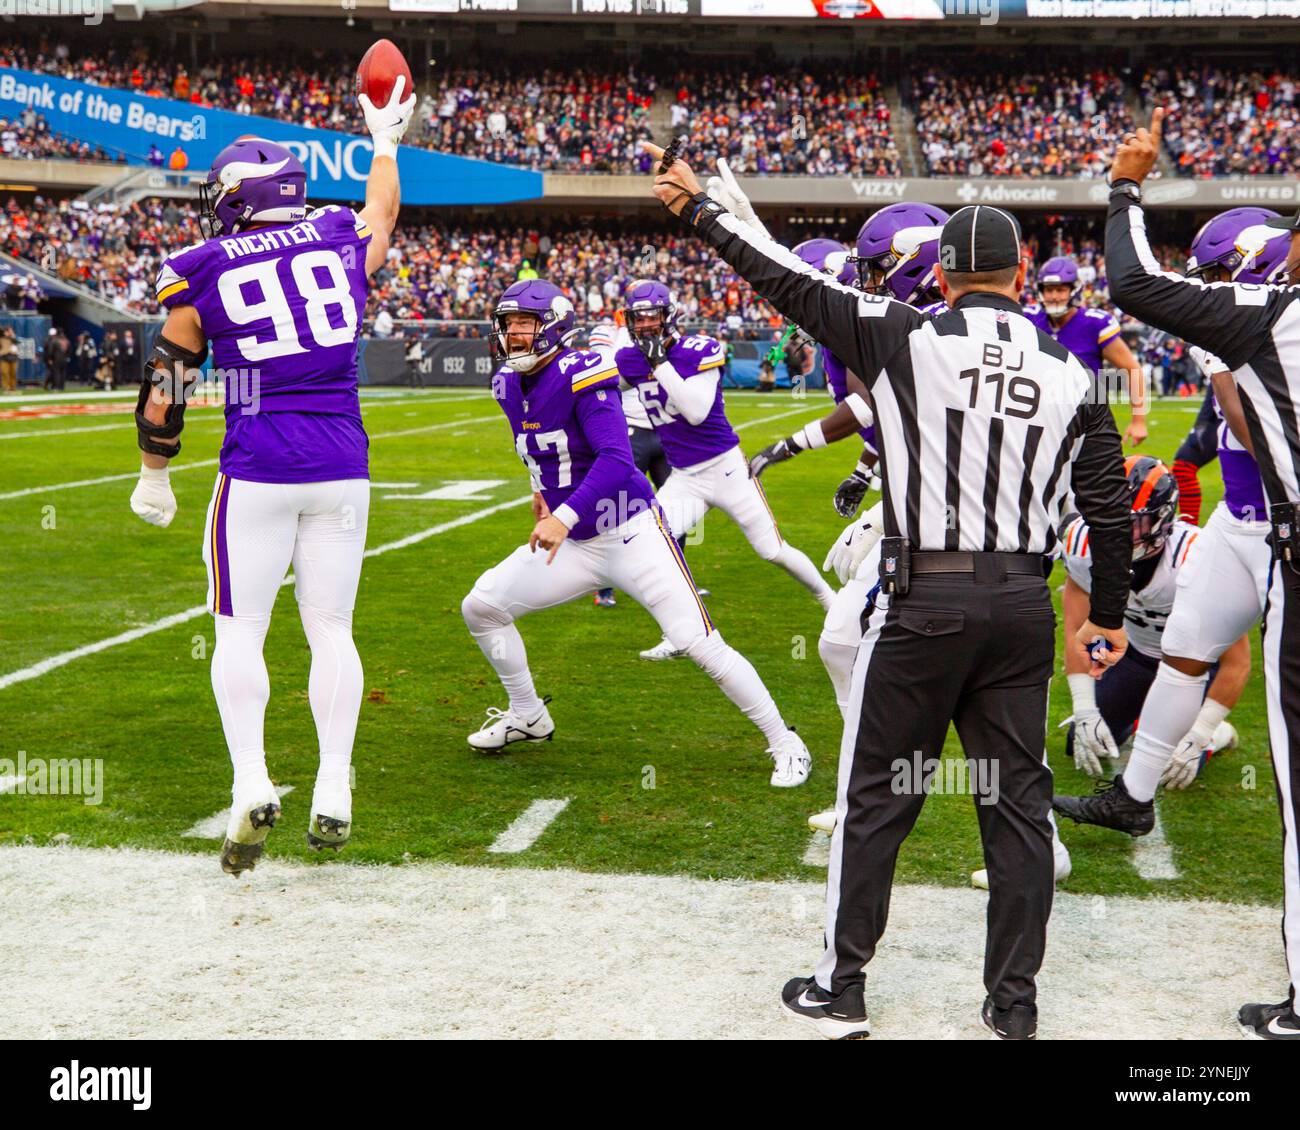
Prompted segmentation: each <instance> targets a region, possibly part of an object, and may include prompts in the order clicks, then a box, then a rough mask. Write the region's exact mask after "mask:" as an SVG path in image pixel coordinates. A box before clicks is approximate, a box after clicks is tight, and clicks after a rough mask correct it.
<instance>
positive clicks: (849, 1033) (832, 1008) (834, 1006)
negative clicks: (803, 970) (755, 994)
mask: <svg viewBox="0 0 1300 1130" xmlns="http://www.w3.org/2000/svg"><path fill="white" fill-rule="evenodd" d="M781 1003H782V1004H783V1005H784V1006H785V1010H786V1012H788V1013H789V1014H790V1015H791V1016H794V1017H796V1018H797V1019H798V1020H799V1021H800V1022H802V1023H804V1024H807V1025H809V1026H810V1027H812V1028H815V1029H816V1030H817V1034H818V1035H819V1036H823V1037H824V1038H825V1039H827V1040H865V1039H866V1038H867V1037H868V1036H870V1035H871V1030H870V1026H869V1024H868V1022H867V1006H866V1004H865V1002H864V1001H863V999H862V983H861V982H858V983H857V984H854V985H850V986H849V987H848V988H847V989H845V990H844V991H843V992H841V993H840V995H839V996H837V997H833V996H831V995H830V993H828V992H827V991H826V990H825V989H823V988H822V987H821V986H820V985H818V984H817V982H816V980H815V979H814V978H812V977H796V978H794V979H793V980H791V981H787V982H786V983H785V988H784V989H782V990H781Z"/></svg>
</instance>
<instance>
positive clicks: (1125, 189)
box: [1110, 177, 1142, 204]
mask: <svg viewBox="0 0 1300 1130" xmlns="http://www.w3.org/2000/svg"><path fill="white" fill-rule="evenodd" d="M1117 192H1122V193H1123V194H1124V195H1125V196H1127V197H1129V199H1131V200H1133V201H1135V202H1137V203H1138V204H1141V203H1142V186H1141V185H1140V184H1138V182H1137V181H1135V180H1130V179H1129V178H1128V177H1123V178H1121V179H1120V180H1117V181H1113V182H1112V183H1111V186H1110V194H1111V195H1112V196H1114V195H1115V193H1117Z"/></svg>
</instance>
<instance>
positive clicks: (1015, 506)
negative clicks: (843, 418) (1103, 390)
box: [697, 211, 1131, 627]
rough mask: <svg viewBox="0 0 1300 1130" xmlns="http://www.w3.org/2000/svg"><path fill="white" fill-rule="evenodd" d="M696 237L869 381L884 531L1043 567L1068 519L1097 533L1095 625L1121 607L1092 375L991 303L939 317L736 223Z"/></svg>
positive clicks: (725, 218)
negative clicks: (843, 281) (842, 280)
mask: <svg viewBox="0 0 1300 1130" xmlns="http://www.w3.org/2000/svg"><path fill="white" fill-rule="evenodd" d="M697 230H698V231H699V233H700V234H701V235H703V236H704V237H705V238H706V239H708V240H709V241H710V242H712V243H713V245H714V246H715V247H716V248H717V250H718V252H719V254H720V255H721V256H722V258H724V259H725V260H726V261H727V262H728V263H730V264H731V266H732V267H734V268H735V269H736V271H737V272H738V273H739V274H740V275H741V276H743V277H744V278H745V279H746V280H747V281H748V282H749V283H750V285H752V286H753V287H754V289H755V290H756V291H757V292H758V293H759V294H761V295H762V296H763V297H764V298H766V299H767V300H768V301H769V302H771V303H772V305H774V306H775V307H776V308H777V309H778V310H779V311H780V312H781V313H782V314H784V315H785V316H786V317H787V318H790V319H791V320H792V321H794V322H796V323H797V324H798V325H799V326H800V327H802V328H803V329H804V330H806V331H807V332H808V333H810V334H811V335H812V336H813V337H815V338H816V339H817V340H818V341H819V342H821V343H822V344H823V345H825V346H827V347H828V348H829V349H831V350H832V351H833V352H834V353H835V354H836V355H837V356H838V357H839V358H840V359H841V360H842V361H843V362H844V364H845V365H846V366H848V368H850V369H852V370H853V371H854V372H855V373H858V374H860V375H861V377H862V381H863V384H865V385H866V387H867V389H868V391H869V393H870V397H871V401H872V409H873V411H874V413H875V417H876V434H877V440H878V446H879V449H880V464H881V478H882V481H883V483H884V517H885V532H886V533H887V534H889V535H898V534H902V535H904V536H906V537H907V539H908V540H909V541H910V543H911V545H912V547H913V549H919V550H969V551H974V552H995V551H996V552H1011V553H1042V554H1049V553H1052V552H1053V551H1054V549H1055V548H1056V545H1057V530H1058V528H1059V526H1060V523H1061V518H1062V504H1063V502H1064V500H1065V499H1066V497H1067V496H1068V494H1069V493H1070V492H1071V491H1073V493H1074V496H1075V505H1076V507H1077V509H1078V510H1079V511H1080V512H1081V513H1082V514H1083V516H1084V518H1085V519H1086V520H1087V522H1088V524H1089V526H1090V527H1091V529H1092V531H1093V556H1094V575H1095V576H1096V579H1097V581H1096V583H1095V584H1094V586H1093V616H1092V619H1093V621H1094V623H1097V624H1099V625H1101V626H1103V627H1118V626H1119V625H1120V623H1122V620H1123V610H1124V604H1125V601H1126V599H1127V596H1128V581H1129V563H1130V559H1131V549H1130V546H1131V535H1130V533H1129V527H1130V522H1131V518H1130V511H1129V505H1128V491H1127V484H1126V480H1125V477H1124V459H1123V454H1122V451H1121V448H1120V440H1119V433H1118V432H1117V431H1116V428H1115V421H1114V418H1113V417H1112V416H1111V413H1110V409H1109V408H1108V407H1107V406H1106V404H1105V401H1104V398H1099V397H1098V396H1097V395H1096V388H1097V386H1096V382H1095V380H1094V378H1093V376H1092V374H1091V373H1090V372H1089V370H1088V369H1087V368H1086V367H1085V366H1084V365H1083V364H1082V363H1081V362H1080V361H1079V360H1078V359H1077V358H1076V357H1075V356H1074V355H1073V354H1072V353H1070V352H1069V351H1068V350H1066V349H1065V348H1064V347H1063V346H1061V345H1059V344H1058V343H1057V342H1056V341H1054V340H1053V339H1052V338H1051V337H1049V336H1048V335H1046V334H1044V333H1041V332H1040V331H1039V330H1038V328H1037V327H1036V326H1034V325H1033V323H1032V322H1030V321H1029V319H1028V318H1026V317H1024V315H1023V314H1022V313H1021V310H1020V305H1019V304H1018V303H1017V302H1015V301H1014V300H1012V299H1011V298H1008V297H1006V296H1004V295H999V294H993V293H988V292H980V293H969V294H966V295H964V296H962V297H961V298H960V299H959V300H958V301H957V303H956V306H955V308H953V309H951V310H946V311H944V312H943V313H940V314H937V315H927V314H922V313H921V312H920V311H919V310H917V309H915V308H913V307H911V306H908V305H906V304H904V303H901V302H896V301H894V300H893V299H890V298H885V297H879V296H871V295H863V294H861V293H860V292H858V291H856V290H854V289H852V288H850V287H846V286H842V285H840V284H839V283H837V282H835V281H834V280H833V279H832V278H830V277H829V276H828V275H825V274H822V273H820V272H817V271H814V270H813V269H812V268H811V267H809V266H807V265H806V264H804V263H803V262H802V260H800V259H798V258H797V257H796V256H794V255H792V254H791V253H790V252H788V251H786V250H785V249H784V248H782V247H780V246H779V245H778V244H776V243H774V242H773V241H771V240H768V239H764V238H763V237H762V236H761V235H760V234H759V233H757V232H756V231H754V230H753V229H752V228H750V227H749V226H747V225H746V224H744V223H743V222H741V221H739V220H737V219H736V218H735V217H733V216H731V215H730V214H729V213H725V212H723V213H721V214H714V213H712V211H706V212H704V213H701V214H700V216H699V220H698V224H697Z"/></svg>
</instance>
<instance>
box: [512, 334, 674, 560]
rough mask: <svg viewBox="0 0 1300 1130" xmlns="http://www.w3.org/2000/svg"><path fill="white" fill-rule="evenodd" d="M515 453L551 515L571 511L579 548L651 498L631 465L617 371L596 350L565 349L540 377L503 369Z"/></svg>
mask: <svg viewBox="0 0 1300 1130" xmlns="http://www.w3.org/2000/svg"><path fill="white" fill-rule="evenodd" d="M492 390H493V395H494V396H495V397H496V398H497V400H498V401H499V402H500V404H501V410H502V411H503V412H505V414H506V419H507V420H509V421H510V429H511V431H512V432H514V436H515V451H517V452H518V453H519V458H520V459H522V460H523V461H524V466H525V467H527V468H528V474H529V476H530V478H531V479H532V484H533V490H537V491H541V492H542V497H543V498H544V499H545V500H546V505H547V507H548V508H549V509H550V511H551V513H552V514H555V513H556V511H557V510H559V508H560V507H562V506H567V507H568V509H569V510H570V511H572V514H571V515H568V514H566V515H561V516H562V517H571V518H576V521H575V522H574V523H573V525H572V526H570V530H569V536H570V537H572V538H575V539H577V540H579V541H582V540H585V539H586V538H592V537H595V536H596V535H597V534H606V533H610V532H612V531H614V530H616V529H618V527H619V526H621V525H622V524H623V523H624V522H626V521H627V520H628V519H629V518H631V517H634V516H635V515H636V514H639V513H640V512H641V511H642V510H646V509H648V508H649V507H650V505H651V502H652V499H653V498H654V494H653V492H652V491H651V489H650V484H649V482H647V481H646V477H645V476H644V475H643V474H642V473H641V472H640V471H638V470H637V468H636V464H635V463H634V462H633V460H632V445H631V444H630V443H629V442H628V438H627V421H626V420H625V419H624V417H623V407H622V405H621V404H620V402H619V393H618V371H617V370H616V369H615V368H614V366H613V364H612V362H611V361H610V360H609V357H608V356H607V355H605V354H601V353H598V352H596V351H595V350H592V349H561V350H560V351H559V352H558V353H557V354H556V355H555V356H554V357H553V358H552V359H551V360H550V361H548V362H547V363H546V364H545V365H544V366H542V368H541V370H540V371H538V372H536V373H528V374H520V373H516V372H515V371H514V370H513V369H511V368H509V367H508V366H502V367H501V368H500V369H498V370H497V371H496V375H495V376H494V377H493V378H492Z"/></svg>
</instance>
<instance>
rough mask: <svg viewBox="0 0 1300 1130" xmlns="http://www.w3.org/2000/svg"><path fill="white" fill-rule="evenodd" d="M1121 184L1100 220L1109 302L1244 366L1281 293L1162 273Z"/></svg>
mask: <svg viewBox="0 0 1300 1130" xmlns="http://www.w3.org/2000/svg"><path fill="white" fill-rule="evenodd" d="M1131 183H1132V182H1126V181H1121V182H1120V183H1119V185H1117V186H1116V188H1115V189H1114V191H1112V192H1111V195H1110V213H1109V215H1108V217H1107V219H1106V278H1107V282H1108V284H1109V287H1110V297H1111V301H1113V302H1114V303H1115V305H1116V306H1118V307H1119V308H1120V309H1121V310H1123V311H1124V312H1125V313H1126V314H1132V315H1133V316H1134V317H1135V318H1141V319H1142V320H1143V321H1144V322H1147V323H1148V324H1149V325H1152V326H1156V327H1157V328H1159V329H1162V330H1165V331H1167V332H1169V333H1173V334H1177V335H1178V336H1179V337H1181V338H1182V339H1183V340H1184V341H1189V342H1191V343H1192V344H1193V345H1199V346H1201V347H1202V348H1203V349H1208V350H1210V351H1211V352H1212V353H1214V354H1215V355H1216V356H1218V357H1221V358H1222V359H1223V361H1224V363H1225V364H1226V365H1227V366H1228V368H1229V369H1236V368H1238V367H1239V366H1241V365H1244V364H1245V363H1246V362H1247V361H1249V360H1250V359H1251V357H1252V356H1253V355H1254V353H1255V350H1256V349H1257V348H1258V347H1259V344H1260V342H1261V340H1262V339H1263V337H1264V335H1265V334H1267V332H1268V330H1269V328H1270V327H1271V326H1272V324H1273V322H1274V321H1275V320H1276V319H1277V317H1278V315H1279V313H1280V306H1281V305H1284V304H1285V303H1286V302H1287V301H1288V299H1287V298H1286V288H1284V287H1278V286H1254V285H1250V284H1245V283H1203V282H1200V281H1199V280H1197V279H1188V278H1184V277H1183V276H1182V275H1177V274H1174V273H1172V272H1169V271H1162V270H1161V268H1160V264H1159V262H1158V261H1157V259H1156V257H1155V255H1154V254H1153V253H1152V251H1151V245H1150V243H1149V242H1148V241H1147V231H1146V217H1145V216H1144V215H1143V212H1142V206H1141V205H1140V204H1139V203H1138V202H1137V200H1136V198H1135V197H1134V196H1133V195H1132V194H1131V192H1130V191H1128V189H1127V188H1126V186H1127V185H1130V184H1131Z"/></svg>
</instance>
